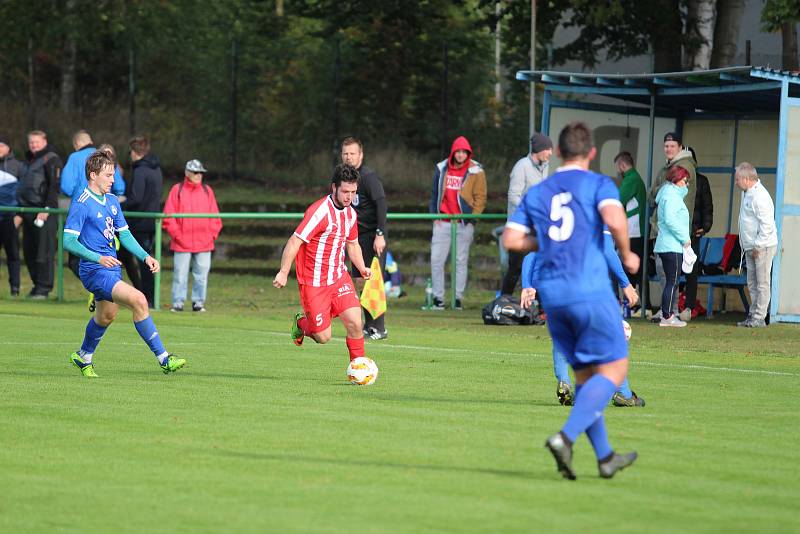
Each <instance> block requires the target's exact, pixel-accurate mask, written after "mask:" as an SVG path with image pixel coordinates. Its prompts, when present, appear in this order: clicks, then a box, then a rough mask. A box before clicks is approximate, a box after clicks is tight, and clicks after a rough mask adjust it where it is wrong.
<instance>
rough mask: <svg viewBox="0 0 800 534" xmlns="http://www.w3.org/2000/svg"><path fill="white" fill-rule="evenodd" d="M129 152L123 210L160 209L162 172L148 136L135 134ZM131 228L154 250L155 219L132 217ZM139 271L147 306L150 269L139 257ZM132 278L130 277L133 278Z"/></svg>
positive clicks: (147, 249) (145, 246)
mask: <svg viewBox="0 0 800 534" xmlns="http://www.w3.org/2000/svg"><path fill="white" fill-rule="evenodd" d="M129 145H130V154H131V161H132V162H133V164H132V167H133V172H132V173H131V180H130V183H128V187H127V188H126V190H125V202H124V203H123V204H122V209H123V210H124V211H146V212H151V213H160V212H161V192H162V188H163V187H164V176H163V174H162V173H161V165H160V162H159V160H158V156H156V155H155V154H153V153H152V152H150V140H149V139H148V138H147V137H145V136H141V135H140V136H136V137H134V138H133V139H131V140H130V143H129ZM129 224H130V229H131V234H133V237H134V238H136V241H137V242H138V243H139V244H140V245H141V247H142V248H143V249H144V250H145V252H147V254H149V255H152V254H153V239H154V238H155V229H156V226H155V219H150V218H147V219H145V218H140V217H131V222H130V223H129ZM138 265H139V273H140V274H141V287H136V285H135V284H134V287H136V289H139V290H140V291H141V292H142V293H144V295H145V297H147V302H148V303H149V304H150V307H151V308H152V307H153V273H152V272H151V270H150V268H149V267H148V266H147V265H145V263H144V262H142V261H141V260H139V261H138ZM132 281H133V280H132Z"/></svg>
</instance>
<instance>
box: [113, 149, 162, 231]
mask: <svg viewBox="0 0 800 534" xmlns="http://www.w3.org/2000/svg"><path fill="white" fill-rule="evenodd" d="M132 167H133V173H132V176H131V180H130V182H128V186H127V188H126V189H125V196H126V200H125V203H124V204H122V210H123V211H149V212H159V211H161V190H162V189H163V187H164V176H163V175H162V174H161V166H160V162H159V161H158V156H156V155H155V154H152V153H151V154H147V155H146V156H144V157H143V158H142V159H140V160H137V161H134V162H133V165H132ZM128 225H129V226H130V228H131V232H134V233H136V232H142V233H153V232H155V230H156V224H155V219H143V218H140V217H130V218H129V219H128Z"/></svg>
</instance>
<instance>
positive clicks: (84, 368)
mask: <svg viewBox="0 0 800 534" xmlns="http://www.w3.org/2000/svg"><path fill="white" fill-rule="evenodd" d="M69 359H70V361H71V362H72V363H73V364H74V365H75V367H77V368H78V369H80V370H81V374H82V375H83V376H85V377H86V378H100V377H99V376H97V373H95V372H94V365H92V364H91V363H86V362H84V361H83V358H81V355H80V354H78V353H77V352H73V353H72V354H71V355H70V357H69Z"/></svg>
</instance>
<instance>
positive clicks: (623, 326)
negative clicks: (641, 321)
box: [622, 319, 633, 341]
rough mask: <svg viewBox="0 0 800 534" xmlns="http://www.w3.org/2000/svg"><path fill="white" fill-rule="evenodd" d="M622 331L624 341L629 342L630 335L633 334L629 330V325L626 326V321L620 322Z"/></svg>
mask: <svg viewBox="0 0 800 534" xmlns="http://www.w3.org/2000/svg"><path fill="white" fill-rule="evenodd" d="M622 331H623V332H625V341H629V340H630V339H631V334H633V330H631V325H630V324H628V321H626V320H624V319H623V320H622Z"/></svg>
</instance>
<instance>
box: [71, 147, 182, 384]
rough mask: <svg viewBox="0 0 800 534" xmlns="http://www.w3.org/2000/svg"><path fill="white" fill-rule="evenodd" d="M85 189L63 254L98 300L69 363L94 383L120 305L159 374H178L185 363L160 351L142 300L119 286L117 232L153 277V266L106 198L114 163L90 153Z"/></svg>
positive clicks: (116, 206)
mask: <svg viewBox="0 0 800 534" xmlns="http://www.w3.org/2000/svg"><path fill="white" fill-rule="evenodd" d="M86 176H87V178H88V186H87V187H86V189H84V191H83V193H81V194H80V195H76V196H75V198H73V200H72V204H71V205H70V208H69V214H68V215H67V222H66V224H65V225H64V248H65V249H67V250H68V251H69V252H71V253H72V254H74V255H76V256H78V257H79V258H80V259H81V260H80V265H79V274H80V279H81V282H82V283H83V286H84V287H85V288H86V289H87V290H88V291H89V292H90V293H94V296H95V299H96V300H97V309H96V313H95V316H94V317H92V318H91V319H89V323H88V324H87V325H86V334H85V336H84V338H83V344H82V345H81V348H80V350H78V351H77V352H75V353H73V354H72V355H71V356H70V360H71V361H72V363H73V364H75V366H76V367H78V369H80V371H81V374H83V376H85V377H87V378H97V373H95V371H94V365H93V363H92V356H93V354H94V351H95V349H96V348H97V345H98V344H99V343H100V340H101V339H102V337H103V334H104V333H105V331H106V329H107V328H108V327H109V325H111V323H112V322H114V319H115V318H116V316H117V312H118V311H119V305H120V304H123V305H125V306H127V307H128V308H130V309H131V310H133V324H134V326H135V327H136V331H137V332H138V333H139V335H140V336H141V337H142V339H143V340H144V342H145V343H147V346H148V347H150V350H152V351H153V354H154V355H155V357H156V358H157V359H158V363H159V364H160V365H161V369H162V371H164V373H172V372H174V371H177V370H178V369H180V368H181V367H183V366H184V365H185V364H186V360H184V359H182V358H176V357H175V356H173V355H172V354H169V353H168V352H167V351H166V349H164V344H163V343H162V342H161V337H160V336H159V335H158V331H157V330H156V325H155V324H154V323H153V319H152V317H150V309H149V307H148V304H147V299H146V298H145V296H144V294H143V293H142V292H141V291H139V290H138V289H136V288H134V287H133V286H131V285H129V284H127V283H125V282H123V281H122V271H121V269H120V266H121V265H122V263H121V262H120V261H119V260H118V259H117V251H116V248H115V246H114V233H115V232H119V240H120V243H121V244H122V246H123V247H125V248H126V249H127V250H129V251H130V252H131V253H132V254H133V255H134V256H136V257H137V258H139V259H140V260H141V261H143V262H144V263H145V264H146V265H147V266H148V267H149V268H150V270H151V271H152V272H153V273H157V272H158V271H159V269H160V266H159V264H158V261H156V259H155V258H153V257H151V256H150V255H148V254H147V252H145V251H144V249H142V247H141V246H140V245H139V243H138V242H137V241H136V239H135V238H134V237H133V235H131V232H130V230H129V229H128V223H127V222H126V221H125V217H124V216H123V215H122V209H121V208H120V207H119V201H118V200H117V197H116V196H114V195H111V194H109V191H110V190H111V186H112V184H113V183H114V161H113V160H112V159H111V158H110V157H109V156H108V155H107V154H106V153H104V152H94V153H93V154H92V155H91V156H89V159H87V160H86Z"/></svg>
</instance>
